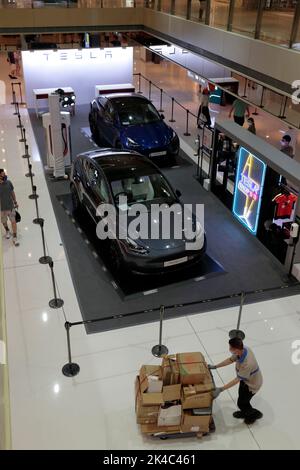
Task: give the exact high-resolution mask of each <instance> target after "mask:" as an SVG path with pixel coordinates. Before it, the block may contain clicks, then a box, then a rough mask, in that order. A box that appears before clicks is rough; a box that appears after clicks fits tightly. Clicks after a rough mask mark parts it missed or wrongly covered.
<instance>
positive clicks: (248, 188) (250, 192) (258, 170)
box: [232, 147, 267, 235]
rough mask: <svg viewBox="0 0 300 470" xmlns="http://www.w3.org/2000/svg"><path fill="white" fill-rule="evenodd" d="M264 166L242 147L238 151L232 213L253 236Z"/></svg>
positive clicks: (259, 204) (255, 228) (255, 230)
mask: <svg viewBox="0 0 300 470" xmlns="http://www.w3.org/2000/svg"><path fill="white" fill-rule="evenodd" d="M266 169H267V166H266V164H265V163H264V162H263V161H262V160H260V159H259V158H257V157H256V156H255V155H253V154H252V153H250V152H249V151H248V150H247V149H245V148H244V147H241V148H240V150H239V157H238V168H237V173H236V181H235V189H234V200H233V208H232V210H233V213H234V215H235V217H237V219H238V220H239V221H240V222H241V223H242V224H243V225H245V227H246V228H247V229H248V230H249V231H250V232H251V233H253V234H254V235H256V232H257V225H258V219H259V212H260V206H261V196H262V192H263V185H264V180H265V174H266Z"/></svg>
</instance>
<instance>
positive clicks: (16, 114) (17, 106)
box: [14, 101, 20, 116]
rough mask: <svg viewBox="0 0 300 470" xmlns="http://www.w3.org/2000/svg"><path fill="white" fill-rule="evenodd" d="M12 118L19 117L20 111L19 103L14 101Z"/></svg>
mask: <svg viewBox="0 0 300 470" xmlns="http://www.w3.org/2000/svg"><path fill="white" fill-rule="evenodd" d="M14 116H20V109H19V103H18V102H17V101H16V102H15V112H14Z"/></svg>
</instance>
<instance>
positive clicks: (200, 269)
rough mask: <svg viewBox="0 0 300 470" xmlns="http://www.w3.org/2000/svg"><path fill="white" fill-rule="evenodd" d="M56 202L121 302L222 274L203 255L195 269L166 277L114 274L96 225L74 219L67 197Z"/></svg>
mask: <svg viewBox="0 0 300 470" xmlns="http://www.w3.org/2000/svg"><path fill="white" fill-rule="evenodd" d="M58 200H59V202H60V204H61V206H62V207H63V208H64V210H65V213H66V216H67V217H69V219H71V221H72V223H73V224H74V225H75V226H76V228H77V236H78V237H81V238H82V239H83V242H84V243H86V240H88V242H89V243H86V244H87V245H88V246H89V247H90V250H91V251H92V253H93V255H94V257H96V256H95V254H97V255H98V256H97V257H96V259H97V260H98V261H99V265H100V267H99V268H100V269H101V268H102V269H103V267H104V268H106V270H104V272H106V273H107V276H108V279H109V281H110V282H111V284H112V285H113V287H114V289H115V290H116V291H117V292H118V294H119V295H120V296H121V297H122V298H123V299H126V298H127V297H130V296H137V295H140V296H143V295H151V294H156V293H157V292H158V289H160V290H161V289H162V288H164V287H165V286H168V285H171V284H175V283H176V284H184V283H189V282H199V281H203V280H204V279H209V278H211V277H214V276H217V275H220V274H224V273H225V271H224V269H223V267H222V266H221V265H220V264H219V263H218V262H217V261H215V260H214V259H213V258H211V257H210V256H209V255H208V254H205V256H204V257H203V259H202V260H201V261H200V262H199V263H197V264H196V265H195V266H192V267H189V268H186V269H181V270H179V271H176V272H172V273H168V274H158V275H152V276H151V275H147V276H143V275H136V274H133V273H128V272H127V273H126V274H125V273H124V275H122V273H121V274H120V273H116V272H114V270H113V268H112V266H111V263H110V258H109V255H108V250H107V242H105V241H101V240H99V239H98V238H97V235H96V227H95V224H94V223H93V221H92V220H91V218H90V217H89V215H88V214H87V213H83V214H82V215H80V216H77V217H76V216H74V214H73V206H72V199H71V195H70V194H65V195H62V196H59V197H58ZM78 228H79V230H78ZM66 248H67V250H68V246H66ZM69 256H70V257H73V256H74V254H73V253H69Z"/></svg>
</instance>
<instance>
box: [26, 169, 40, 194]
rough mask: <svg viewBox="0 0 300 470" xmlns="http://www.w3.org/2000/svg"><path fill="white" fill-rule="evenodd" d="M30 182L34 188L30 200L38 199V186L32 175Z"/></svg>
mask: <svg viewBox="0 0 300 470" xmlns="http://www.w3.org/2000/svg"><path fill="white" fill-rule="evenodd" d="M30 181H31V186H32V194H29V196H28V198H29V199H37V198H38V197H39V195H38V194H37V193H36V186H35V185H34V184H33V179H32V173H31V177H30Z"/></svg>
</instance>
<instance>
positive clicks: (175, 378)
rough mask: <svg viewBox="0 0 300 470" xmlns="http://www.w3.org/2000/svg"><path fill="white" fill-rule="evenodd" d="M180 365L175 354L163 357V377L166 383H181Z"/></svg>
mask: <svg viewBox="0 0 300 470" xmlns="http://www.w3.org/2000/svg"><path fill="white" fill-rule="evenodd" d="M179 378H180V376H179V367H178V364H177V360H176V356H175V354H170V355H168V356H165V357H163V360H162V379H163V384H164V385H175V384H178V383H180V380H179Z"/></svg>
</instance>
